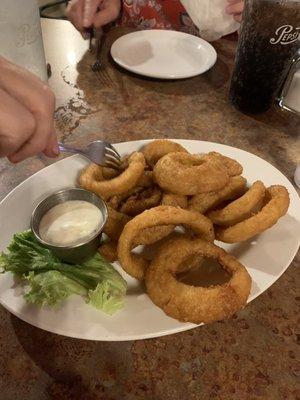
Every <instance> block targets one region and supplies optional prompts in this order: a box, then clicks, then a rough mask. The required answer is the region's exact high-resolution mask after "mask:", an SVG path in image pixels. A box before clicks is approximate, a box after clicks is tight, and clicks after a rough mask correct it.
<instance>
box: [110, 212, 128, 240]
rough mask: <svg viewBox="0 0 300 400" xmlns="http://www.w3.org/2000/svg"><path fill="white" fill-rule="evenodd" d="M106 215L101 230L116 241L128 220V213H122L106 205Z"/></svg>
mask: <svg viewBox="0 0 300 400" xmlns="http://www.w3.org/2000/svg"><path fill="white" fill-rule="evenodd" d="M107 211H108V217H107V221H106V224H105V225H104V228H103V232H104V233H105V234H106V235H107V236H108V237H109V238H110V239H111V240H113V241H118V239H119V237H120V235H121V233H122V231H123V229H124V226H125V225H126V224H127V222H128V221H129V220H130V217H128V215H125V214H122V213H120V212H118V211H116V210H114V209H113V208H112V207H110V206H109V205H107Z"/></svg>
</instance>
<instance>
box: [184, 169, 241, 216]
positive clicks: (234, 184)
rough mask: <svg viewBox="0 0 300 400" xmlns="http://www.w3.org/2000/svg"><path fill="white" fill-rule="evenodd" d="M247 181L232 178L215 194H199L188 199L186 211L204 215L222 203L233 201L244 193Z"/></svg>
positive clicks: (239, 177) (235, 177)
mask: <svg viewBox="0 0 300 400" xmlns="http://www.w3.org/2000/svg"><path fill="white" fill-rule="evenodd" d="M246 184H247V180H246V179H245V178H243V177H242V176H239V175H238V176H232V177H230V178H229V182H228V184H227V185H226V186H225V187H224V188H223V189H221V190H218V191H217V192H209V193H201V194H196V195H195V196H193V197H191V198H190V199H189V204H188V209H189V210H194V211H198V212H199V213H201V214H205V213H206V212H207V211H209V210H211V209H212V208H215V207H217V206H218V205H220V204H221V203H222V202H223V201H226V200H235V199H236V198H238V197H240V196H241V195H243V194H244V193H245V190H246Z"/></svg>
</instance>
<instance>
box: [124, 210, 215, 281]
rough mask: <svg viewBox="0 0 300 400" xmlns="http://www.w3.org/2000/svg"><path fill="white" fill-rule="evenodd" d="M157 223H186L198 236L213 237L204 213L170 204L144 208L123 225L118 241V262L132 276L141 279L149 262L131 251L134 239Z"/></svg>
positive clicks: (211, 226)
mask: <svg viewBox="0 0 300 400" xmlns="http://www.w3.org/2000/svg"><path fill="white" fill-rule="evenodd" d="M157 225H175V226H176V225H186V226H188V227H189V228H191V229H192V230H193V231H194V232H195V234H196V235H197V236H198V237H202V238H203V239H205V240H210V241H213V239H214V231H213V225H212V223H211V221H210V220H209V219H208V218H206V217H204V215H201V214H199V213H195V212H193V211H187V210H183V209H181V208H178V207H171V206H158V207H155V208H151V209H150V210H146V211H144V212H143V213H142V214H139V215H137V216H136V217H134V218H133V219H132V220H131V221H129V222H128V223H127V224H126V225H125V227H124V229H123V232H122V234H121V236H120V239H119V243H118V259H119V262H120V264H121V266H122V268H123V269H124V270H125V271H126V272H127V273H128V274H129V275H131V276H133V277H134V278H137V279H140V280H142V279H143V278H144V276H145V271H146V269H147V266H148V264H149V261H148V260H145V259H144V258H143V257H142V256H141V255H137V254H132V253H131V250H132V248H133V247H134V241H135V240H136V238H137V236H138V234H139V232H140V231H141V230H142V229H145V228H152V227H154V226H157Z"/></svg>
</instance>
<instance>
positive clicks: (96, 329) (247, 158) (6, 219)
mask: <svg viewBox="0 0 300 400" xmlns="http://www.w3.org/2000/svg"><path fill="white" fill-rule="evenodd" d="M175 141H176V142H178V143H180V144H181V145H182V146H184V147H185V148H186V149H187V150H189V151H190V152H191V153H206V152H209V151H218V152H220V153H222V154H224V155H226V156H229V157H233V158H235V159H236V160H237V161H239V162H240V163H241V164H242V165H243V167H244V173H243V175H244V176H245V177H246V178H247V179H248V183H249V184H251V183H253V182H254V181H256V180H258V179H259V180H262V181H263V182H264V183H265V185H266V186H269V185H274V184H279V185H284V186H285V187H286V188H287V189H288V191H289V193H290V199H291V203H290V207H289V210H288V213H287V215H285V216H284V217H283V218H281V219H280V220H279V222H278V223H277V224H276V225H275V226H274V227H272V228H271V229H269V230H268V231H266V232H264V233H262V234H261V235H258V236H257V237H255V238H253V240H249V241H247V242H244V243H237V244H234V245H226V244H225V243H218V244H219V245H220V246H222V247H223V248H224V249H226V250H227V251H228V252H229V253H231V254H233V255H235V256H236V257H237V258H238V259H239V260H240V262H241V263H242V264H244V265H245V266H246V267H247V270H248V271H249V273H250V275H251V277H252V280H253V282H252V288H251V293H250V297H249V300H248V302H250V301H252V300H253V299H255V298H256V297H257V296H259V295H260V294H261V293H263V292H264V291H265V290H266V289H268V287H269V286H271V285H272V284H273V283H274V282H275V281H276V280H277V279H278V278H279V277H280V276H281V275H282V274H283V273H284V271H285V270H286V269H287V267H288V266H289V265H290V263H291V262H292V260H293V258H294V256H295V254H296V253H297V250H298V247H299V243H300V200H299V196H298V194H297V192H296V191H295V189H294V187H293V186H292V184H291V183H290V182H289V180H288V179H287V178H286V177H285V176H284V175H283V174H282V173H281V172H279V171H278V170H277V169H276V168H274V167H273V166H272V165H271V164H269V163H268V162H266V161H264V160H262V159H261V158H259V157H257V156H255V155H253V154H251V153H247V152H246V151H243V150H239V149H236V148H234V147H229V146H224V145H221V144H217V143H210V142H201V141H193V140H175ZM144 143H146V141H136V142H126V143H120V144H118V145H116V148H117V150H118V151H119V152H120V153H121V154H128V153H131V152H133V151H135V150H138V149H140V148H141V147H142V145H143V144H144ZM87 164H88V162H87V160H86V159H84V158H82V157H80V156H77V155H76V156H72V157H69V158H65V159H63V160H61V161H59V162H57V163H55V164H52V165H50V166H49V167H47V168H44V169H42V170H41V171H39V172H37V173H36V174H34V175H32V176H31V177H30V178H28V179H27V180H26V181H24V182H23V183H21V184H20V185H19V186H17V187H16V188H15V189H14V190H13V191H12V192H11V193H9V194H8V196H7V197H6V198H5V199H4V200H3V201H2V202H1V203H0V233H1V242H0V251H2V250H5V248H6V247H7V245H8V244H9V242H10V240H11V238H12V236H13V234H14V233H15V232H19V231H23V230H25V229H28V228H29V220H30V215H31V213H32V211H33V209H34V207H35V205H36V204H37V203H38V202H39V201H40V200H41V198H43V197H44V196H45V195H46V194H49V193H52V192H53V191H55V190H58V189H61V188H63V187H67V186H74V185H76V179H77V176H78V173H79V171H81V169H82V168H83V167H85V166H86V165H87ZM116 267H117V269H118V270H119V271H120V273H121V274H122V275H123V277H124V278H125V279H126V280H127V282H128V291H127V295H126V298H125V307H124V309H122V310H120V311H118V312H117V313H116V314H115V315H113V316H107V315H105V314H104V313H102V312H101V311H98V310H96V309H95V308H93V307H91V306H89V305H87V304H85V302H84V300H83V299H82V298H81V297H79V296H71V297H70V298H69V299H67V300H66V301H65V302H63V304H61V305H60V306H59V307H57V308H50V307H43V308H39V307H36V306H33V305H29V304H27V303H26V301H25V300H24V298H23V296H22V289H21V287H20V286H19V285H15V284H14V281H13V277H12V275H11V274H9V273H7V274H3V275H1V276H0V303H1V304H2V305H3V307H5V308H6V309H7V310H9V311H10V312H11V313H13V314H14V315H16V316H17V317H19V318H21V319H22V320H24V321H26V322H28V323H30V324H32V325H34V326H37V327H39V328H42V329H45V330H47V331H50V332H54V333H58V334H61V335H65V336H71V337H76V338H81V339H90V340H106V341H118V340H119V341H121V340H137V339H146V338H153V337H158V336H163V335H168V334H172V333H176V332H182V331H186V330H188V329H192V328H195V327H196V325H194V324H190V323H181V322H178V321H177V320H175V319H173V318H170V317H168V316H167V315H165V314H164V312H163V311H162V310H161V309H159V308H158V307H156V306H155V305H154V304H153V303H152V302H151V300H150V299H149V297H148V296H147V294H146V293H145V290H144V287H143V285H141V284H140V283H139V282H137V281H136V280H135V279H133V278H131V277H130V276H128V275H127V274H126V273H125V272H124V271H123V270H122V268H121V267H120V266H119V265H118V264H116ZM275 301H277V302H278V304H279V302H280V299H275Z"/></svg>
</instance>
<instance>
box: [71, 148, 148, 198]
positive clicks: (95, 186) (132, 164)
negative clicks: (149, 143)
mask: <svg viewBox="0 0 300 400" xmlns="http://www.w3.org/2000/svg"><path fill="white" fill-rule="evenodd" d="M128 162H129V165H128V168H127V169H126V170H125V171H124V172H122V173H121V174H120V175H119V176H117V177H116V178H113V179H110V180H103V174H102V172H100V171H101V167H99V166H98V165H95V164H91V165H90V166H88V167H87V168H86V169H84V170H83V172H82V173H81V175H80V177H79V184H80V186H81V187H83V188H84V189H87V190H90V191H91V192H94V193H95V194H97V195H98V196H100V197H102V198H103V199H104V200H107V199H109V198H110V197H112V196H114V195H117V194H122V193H125V192H127V191H128V190H130V189H131V188H133V187H134V186H135V185H136V183H137V182H138V180H139V179H140V177H141V176H142V174H143V172H144V169H145V158H144V156H143V154H141V153H137V152H135V153H132V155H131V156H130V158H129V161H128Z"/></svg>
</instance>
